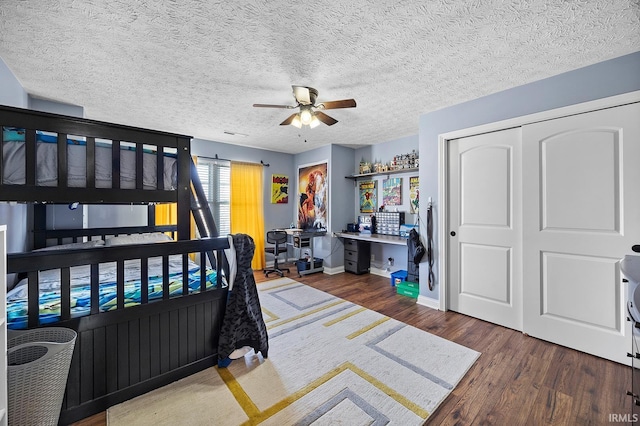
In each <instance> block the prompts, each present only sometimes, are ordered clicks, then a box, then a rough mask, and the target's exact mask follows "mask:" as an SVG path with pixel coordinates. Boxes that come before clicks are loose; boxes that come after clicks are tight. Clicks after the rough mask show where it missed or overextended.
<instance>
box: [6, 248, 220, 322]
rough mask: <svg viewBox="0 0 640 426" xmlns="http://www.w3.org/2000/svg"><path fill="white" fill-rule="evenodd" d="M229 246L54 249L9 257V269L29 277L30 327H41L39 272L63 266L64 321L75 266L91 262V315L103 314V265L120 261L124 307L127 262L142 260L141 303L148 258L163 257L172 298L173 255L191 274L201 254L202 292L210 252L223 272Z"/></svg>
mask: <svg viewBox="0 0 640 426" xmlns="http://www.w3.org/2000/svg"><path fill="white" fill-rule="evenodd" d="M226 248H229V241H228V239H227V238H224V237H219V238H206V239H201V240H185V241H167V242H161V243H153V244H134V245H126V246H116V247H100V248H93V249H91V248H90V249H85V250H72V249H71V250H54V251H44V252H30V253H13V254H9V255H8V256H7V272H8V273H10V274H11V273H17V274H26V276H27V279H28V328H34V327H38V326H39V325H40V318H39V311H40V306H39V287H38V286H39V281H38V273H39V272H40V271H44V270H49V269H60V277H61V282H60V292H61V312H60V315H61V318H60V320H61V321H64V320H67V319H70V318H71V306H70V298H71V284H70V278H71V277H70V268H71V267H73V266H81V265H91V266H90V268H91V312H90V313H91V314H92V315H93V314H97V313H99V312H100V311H99V309H100V308H99V285H98V273H99V269H98V268H99V264H101V263H107V262H116V267H117V276H118V278H117V281H116V282H117V296H116V300H117V309H123V308H124V262H125V261H127V260H140V262H141V265H140V271H141V277H140V281H141V286H140V288H141V304H146V303H148V302H149V299H148V279H149V277H148V275H147V273H148V269H147V266H148V261H149V259H150V258H153V257H161V258H162V270H163V293H162V294H163V296H162V298H163V300H164V299H168V298H169V279H168V278H169V265H168V259H169V256H172V255H182V274H183V277H186V276H187V275H188V263H187V256H188V254H189V253H198V254H199V255H200V256H199V258H200V291H201V292H204V291H206V290H207V289H206V287H205V286H206V259H207V257H208V256H207V255H206V253H207V252H211V251H214V252H216V256H215V259H217V265H215V269H216V271H218V272H220V271H223V265H224V260H223V259H224V251H223V250H224V249H226ZM222 276H223V274H222V273H217V274H216V277H217V283H216V284H217V285H216V288H218V289H220V288H222ZM182 291H183V295H188V294H189V286H188V280H186V279H183V289H182Z"/></svg>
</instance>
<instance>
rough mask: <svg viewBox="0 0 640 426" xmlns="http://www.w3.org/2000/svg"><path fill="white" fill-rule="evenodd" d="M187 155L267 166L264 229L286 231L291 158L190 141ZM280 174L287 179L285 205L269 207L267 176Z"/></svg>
mask: <svg viewBox="0 0 640 426" xmlns="http://www.w3.org/2000/svg"><path fill="white" fill-rule="evenodd" d="M191 154H193V155H199V156H203V157H209V158H215V156H216V155H217V156H218V158H221V159H225V160H233V161H244V162H248V163H258V164H259V163H260V161H262V162H263V163H265V164H269V167H264V168H263V172H264V175H263V178H264V182H263V188H262V191H263V194H265V203H264V229H265V230H269V229H274V228H288V227H289V225H291V222H292V221H293V213H294V210H293V209H294V205H295V204H294V202H295V197H294V196H293V195H294V194H293V193H292V189H293V187H294V185H295V172H294V162H293V155H291V154H283V153H281V152H275V151H268V150H264V149H256V148H248V147H245V146H241V145H231V144H226V143H222V142H214V141H208V140H204V139H193V140H192V142H191ZM272 174H283V175H287V176H289V187H290V192H289V203H287V204H271V197H270V194H271V175H272Z"/></svg>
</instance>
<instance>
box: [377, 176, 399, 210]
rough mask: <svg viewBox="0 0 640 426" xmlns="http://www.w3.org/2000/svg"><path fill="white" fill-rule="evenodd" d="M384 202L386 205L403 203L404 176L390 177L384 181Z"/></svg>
mask: <svg viewBox="0 0 640 426" xmlns="http://www.w3.org/2000/svg"><path fill="white" fill-rule="evenodd" d="M382 203H383V204H384V205H385V207H386V206H399V205H401V204H402V178H389V179H385V180H383V181H382Z"/></svg>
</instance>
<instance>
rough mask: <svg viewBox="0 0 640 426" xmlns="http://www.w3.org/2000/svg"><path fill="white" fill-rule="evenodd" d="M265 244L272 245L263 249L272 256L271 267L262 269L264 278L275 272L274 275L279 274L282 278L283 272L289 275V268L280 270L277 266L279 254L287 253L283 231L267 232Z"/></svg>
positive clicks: (285, 235)
mask: <svg viewBox="0 0 640 426" xmlns="http://www.w3.org/2000/svg"><path fill="white" fill-rule="evenodd" d="M267 243H269V244H274V245H273V246H271V247H265V248H264V251H265V253H269V254H272V255H273V267H272V268H264V269H263V272H264V276H265V277H268V276H269V274H270V273H272V272H275V273H276V274H280V276H281V277H283V276H284V271H287V273H289V274H290V273H291V272H290V271H289V268H280V266H279V265H278V257H279V256H280V254H281V253H286V252H287V233H286V232H285V231H277V230H274V231H268V232H267Z"/></svg>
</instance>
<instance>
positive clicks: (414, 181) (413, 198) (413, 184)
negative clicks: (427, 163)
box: [409, 176, 420, 213]
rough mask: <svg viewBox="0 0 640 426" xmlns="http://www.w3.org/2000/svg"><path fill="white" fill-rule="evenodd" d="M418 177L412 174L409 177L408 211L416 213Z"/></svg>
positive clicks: (418, 197)
mask: <svg viewBox="0 0 640 426" xmlns="http://www.w3.org/2000/svg"><path fill="white" fill-rule="evenodd" d="M418 182H419V177H418V176H412V177H410V178H409V212H410V213H418V207H419V204H420V202H419V199H420V191H419V185H418Z"/></svg>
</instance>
